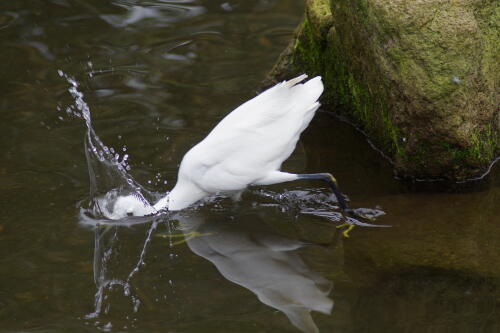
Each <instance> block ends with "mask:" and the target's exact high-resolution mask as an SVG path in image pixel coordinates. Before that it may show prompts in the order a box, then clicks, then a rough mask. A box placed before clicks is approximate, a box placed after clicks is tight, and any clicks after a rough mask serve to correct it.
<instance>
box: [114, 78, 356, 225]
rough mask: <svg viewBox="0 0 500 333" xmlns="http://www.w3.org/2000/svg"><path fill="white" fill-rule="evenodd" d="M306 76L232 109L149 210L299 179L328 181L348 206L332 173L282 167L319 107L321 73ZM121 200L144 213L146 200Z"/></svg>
mask: <svg viewBox="0 0 500 333" xmlns="http://www.w3.org/2000/svg"><path fill="white" fill-rule="evenodd" d="M306 78H307V75H305V74H303V75H300V76H299V77H296V78H294V79H292V80H289V81H283V82H281V83H278V84H276V85H275V86H273V87H271V88H269V89H267V90H266V91H264V92H262V93H261V94H259V95H258V96H256V97H254V98H252V99H251V100H249V101H247V102H245V103H243V104H242V105H240V106H239V107H238V108H236V109H235V110H234V111H232V112H231V113H229V114H228V115H227V116H226V117H225V118H224V119H222V120H221V121H220V122H219V124H217V126H215V128H214V129H213V130H212V131H211V132H210V133H209V134H208V135H207V137H205V139H203V140H202V141H201V142H199V143H198V144H197V145H195V146H194V147H193V148H191V149H190V150H189V151H188V152H187V153H186V155H184V158H183V159H182V162H181V164H180V168H179V173H178V178H177V183H176V184H175V186H174V188H173V189H172V191H171V192H170V193H169V194H167V195H166V196H165V197H164V198H162V199H160V200H159V201H158V202H157V203H156V204H155V205H154V206H153V207H150V208H149V209H146V210H147V211H149V212H150V213H155V212H157V211H160V210H169V211H176V210H181V209H184V208H186V207H188V206H190V205H192V204H194V203H195V202H197V201H198V200H200V199H202V198H204V197H206V196H209V195H211V194H216V193H228V194H231V195H233V196H236V197H237V196H239V195H240V194H241V192H242V191H243V190H245V189H246V188H247V187H248V186H250V185H271V184H278V183H283V182H288V181H293V180H299V179H318V180H323V181H326V182H327V183H328V184H329V185H330V187H331V189H332V190H333V192H334V193H335V195H336V197H337V200H338V202H339V204H340V207H341V208H342V210H346V208H347V204H346V200H345V197H344V195H343V194H342V193H341V192H340V190H339V189H338V186H337V182H336V180H335V178H334V177H333V176H332V175H331V174H329V173H315V174H293V173H288V172H282V171H280V168H281V164H282V163H283V162H284V161H285V160H286V159H287V158H288V157H289V156H290V155H291V154H292V152H293V150H294V149H295V145H296V144H297V141H298V140H299V137H300V134H301V133H302V132H303V131H304V129H305V128H306V127H307V126H308V125H309V123H310V121H311V119H312V118H313V116H314V114H315V112H316V110H317V109H318V108H319V106H320V103H319V102H318V98H319V97H320V96H321V94H322V93H323V83H322V81H321V77H320V76H317V77H315V78H313V79H311V80H309V81H307V82H305V83H301V82H302V81H303V80H305V79H306ZM123 200H125V201H126V202H122V201H123ZM123 200H118V201H117V202H116V204H118V205H119V206H120V207H121V206H123V204H125V203H126V204H127V205H128V208H126V211H127V213H128V215H143V214H144V211H145V209H144V208H145V207H144V203H143V202H142V201H138V202H137V210H138V211H137V212H135V209H134V205H133V204H131V203H130V200H128V199H123ZM115 206H116V205H115ZM139 211H140V212H139Z"/></svg>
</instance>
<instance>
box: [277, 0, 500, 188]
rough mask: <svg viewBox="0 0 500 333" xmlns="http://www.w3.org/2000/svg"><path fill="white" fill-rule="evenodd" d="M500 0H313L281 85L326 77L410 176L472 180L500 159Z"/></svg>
mask: <svg viewBox="0 0 500 333" xmlns="http://www.w3.org/2000/svg"><path fill="white" fill-rule="evenodd" d="M499 22H500V5H499V2H498V1H494V0H490V1H488V0H451V1H450V0H446V1H445V0H418V1H404V0H363V1H348V0H332V1H331V2H329V1H328V0H308V1H307V6H306V15H305V18H304V21H303V22H302V24H301V25H300V27H299V28H298V30H297V33H296V37H295V39H294V40H293V42H292V43H291V44H290V45H289V47H288V49H287V50H285V52H283V54H282V56H281V57H280V60H279V61H278V63H277V64H276V66H275V68H274V69H273V70H272V71H271V74H270V79H269V82H268V83H269V84H270V83H272V81H277V80H281V79H283V78H285V77H286V78H289V77H290V76H291V75H294V74H298V73H302V72H306V73H308V74H310V75H318V74H319V75H322V76H323V79H324V83H325V88H326V89H325V94H324V100H323V103H325V104H328V105H329V106H330V107H332V108H334V109H335V112H337V113H339V114H342V115H344V116H347V117H348V118H349V119H351V120H352V121H354V122H355V124H356V125H357V126H359V127H360V128H361V129H363V131H365V133H366V134H367V136H368V137H369V138H370V139H371V140H372V141H373V142H374V143H375V144H376V145H377V146H378V147H379V148H381V150H382V151H383V152H384V153H385V154H386V155H388V156H389V157H390V158H391V159H392V161H393V162H394V167H395V171H396V173H397V175H399V176H400V177H403V178H413V179H415V178H420V179H436V178H443V179H448V180H464V179H468V178H473V177H476V176H478V175H480V174H482V173H484V172H485V170H487V168H488V166H489V165H490V163H491V162H492V161H493V160H494V158H495V156H497V155H498V154H499V153H500V112H499V108H498V105H499V93H498V83H499V77H500V68H499V67H500V66H499V64H500V61H499V60H500V59H499V57H500V38H499Z"/></svg>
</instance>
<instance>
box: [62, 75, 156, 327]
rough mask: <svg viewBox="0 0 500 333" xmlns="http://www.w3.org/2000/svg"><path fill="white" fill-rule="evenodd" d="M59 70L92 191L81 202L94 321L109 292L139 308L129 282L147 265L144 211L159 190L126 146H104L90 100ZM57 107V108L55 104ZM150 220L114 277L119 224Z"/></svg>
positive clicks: (148, 237)
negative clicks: (140, 175)
mask: <svg viewBox="0 0 500 333" xmlns="http://www.w3.org/2000/svg"><path fill="white" fill-rule="evenodd" d="M58 74H59V76H60V77H62V78H64V79H65V80H66V81H67V82H68V83H69V85H70V86H69V88H68V92H69V93H70V95H71V96H72V98H73V103H72V104H71V105H69V106H67V107H66V108H65V111H66V113H67V114H68V115H70V116H73V117H77V118H81V119H83V120H84V123H85V126H86V132H85V140H84V142H85V157H86V160H87V167H88V172H89V182H90V195H89V199H88V200H85V201H82V202H81V203H80V223H82V224H85V225H88V226H91V227H93V228H94V233H95V234H94V263H93V269H94V282H95V284H96V288H97V290H96V293H95V299H94V311H93V312H91V313H90V314H88V315H86V316H85V317H84V318H85V319H87V320H97V319H98V318H99V316H100V315H101V314H103V313H105V314H106V313H108V312H109V308H110V305H109V304H108V305H107V306H105V303H106V299H107V297H108V293H109V292H111V291H113V289H116V287H118V288H121V290H122V292H123V295H124V296H125V297H127V298H128V299H129V300H130V302H131V304H132V308H133V311H134V312H137V311H138V309H139V307H140V304H141V301H140V299H139V297H138V296H137V295H135V292H134V287H133V286H132V284H131V280H132V278H133V277H134V276H135V275H136V274H137V273H138V272H139V270H140V268H141V267H142V266H144V265H145V257H146V250H147V247H148V245H149V243H150V240H151V238H152V234H153V232H154V230H155V229H156V226H157V223H158V222H156V221H155V220H157V219H158V218H159V216H158V215H156V216H146V215H148V214H151V213H156V211H155V210H154V209H153V208H152V206H151V204H150V202H152V201H156V200H157V199H158V198H159V197H160V196H161V195H160V194H156V193H153V192H150V191H148V190H147V189H145V188H144V187H143V186H141V185H140V184H139V183H137V182H136V181H135V180H134V178H133V177H132V176H131V175H130V174H129V173H128V172H129V171H130V170H131V166H130V164H129V163H128V158H129V155H128V154H127V153H126V149H122V151H123V153H122V154H120V153H119V152H118V150H115V149H114V148H112V147H108V146H107V145H105V144H104V142H103V141H102V140H101V139H100V138H99V136H98V135H97V134H96V132H95V130H94V128H93V126H92V116H91V111H90V107H89V105H88V104H87V103H86V102H85V100H84V94H83V92H81V91H80V87H79V84H78V82H77V81H76V80H75V79H74V78H73V77H71V76H70V75H67V74H65V73H64V72H63V71H61V70H59V71H58ZM58 109H61V108H60V107H58ZM128 207H134V210H135V211H134V212H133V213H134V214H133V215H137V216H127V214H124V213H127V209H128ZM152 220H153V222H152V223H151V226H150V227H149V230H148V232H147V235H146V239H145V241H144V243H143V244H142V250H141V252H140V255H139V257H138V261H137V263H136V264H135V265H134V267H133V268H132V269H131V270H130V272H129V273H127V274H126V275H125V277H124V278H119V277H117V273H116V272H114V271H113V269H112V267H113V265H115V266H116V262H117V261H119V260H116V259H117V258H116V257H117V256H118V255H119V251H118V250H117V249H118V248H119V246H120V242H119V241H118V240H119V235H120V232H121V229H120V228H118V227H119V226H120V227H122V226H131V225H134V224H144V223H149V222H151V221H152Z"/></svg>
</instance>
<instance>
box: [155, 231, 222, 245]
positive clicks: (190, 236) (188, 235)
mask: <svg viewBox="0 0 500 333" xmlns="http://www.w3.org/2000/svg"><path fill="white" fill-rule="evenodd" d="M210 235H212V233H211V232H208V233H201V232H198V231H191V232H187V233H182V234H159V235H157V236H158V237H163V238H169V239H172V238H180V237H184V239H181V240H178V241H175V242H171V243H170V244H171V245H172V246H177V245H180V244H183V243H186V242H187V241H190V240H191V239H194V238H196V237H203V236H210Z"/></svg>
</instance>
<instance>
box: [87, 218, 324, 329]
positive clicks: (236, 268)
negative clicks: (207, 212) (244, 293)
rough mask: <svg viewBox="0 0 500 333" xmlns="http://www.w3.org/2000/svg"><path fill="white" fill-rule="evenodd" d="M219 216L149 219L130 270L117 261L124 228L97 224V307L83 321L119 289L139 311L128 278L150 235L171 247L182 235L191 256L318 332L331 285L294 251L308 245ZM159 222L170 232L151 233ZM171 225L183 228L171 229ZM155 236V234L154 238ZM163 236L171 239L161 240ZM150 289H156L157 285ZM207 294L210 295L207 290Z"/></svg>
mask: <svg viewBox="0 0 500 333" xmlns="http://www.w3.org/2000/svg"><path fill="white" fill-rule="evenodd" d="M223 219H224V217H222V220H221V217H220V216H217V217H216V218H212V219H208V220H207V221H205V220H204V217H203V215H202V214H201V213H198V214H196V215H194V213H190V214H189V215H187V214H186V213H183V214H180V213H178V214H177V215H176V216H174V218H173V219H170V218H165V220H164V221H162V222H160V221H159V220H156V221H153V222H152V223H151V225H150V227H149V230H148V232H147V234H146V238H145V240H144V244H143V246H142V249H141V250H140V254H139V255H138V256H137V257H138V261H137V263H136V264H135V265H134V266H133V267H132V268H131V269H130V271H129V272H128V273H125V272H123V270H122V271H121V272H120V269H119V268H118V267H119V266H121V263H120V262H117V261H116V259H118V255H119V252H120V248H122V247H123V244H120V242H119V234H120V230H122V228H121V227H119V226H106V227H96V228H95V252H94V279H95V283H96V286H97V292H96V295H95V309H94V311H93V312H92V313H91V314H89V315H88V316H87V319H95V318H98V316H99V315H100V314H101V313H103V312H104V313H108V312H109V310H110V308H111V306H115V305H116V304H115V305H113V304H111V302H112V298H111V297H107V296H106V295H109V294H110V293H112V292H113V291H114V292H116V288H117V287H118V288H120V290H122V292H123V295H124V296H126V297H128V298H129V300H130V303H131V305H132V311H133V312H137V311H138V309H139V307H140V305H141V300H140V299H141V297H139V295H137V288H135V287H134V285H133V281H132V280H133V279H132V278H133V277H134V276H135V275H136V274H138V273H139V272H140V270H141V267H143V266H144V265H145V257H146V250H147V248H148V246H149V244H150V243H151V241H152V239H153V240H160V241H161V243H162V244H164V245H167V246H169V248H171V246H177V245H180V244H181V243H183V242H182V241H179V240H178V239H179V237H183V238H184V241H185V242H186V243H187V245H188V247H189V248H190V249H191V251H192V252H193V253H194V254H196V255H198V256H200V257H203V258H205V259H207V260H208V261H210V262H211V263H213V264H214V265H215V266H216V268H217V270H218V271H219V272H220V274H222V276H224V277H225V278H226V279H227V280H229V281H231V282H233V283H236V284H238V285H240V286H242V287H244V288H246V289H248V290H250V291H251V292H253V293H254V294H255V295H256V296H257V297H258V299H259V300H260V301H261V302H262V303H264V304H266V305H268V306H270V307H273V308H275V309H277V310H279V311H281V312H283V313H284V314H285V315H286V316H287V317H288V319H289V320H290V322H291V323H292V324H293V325H294V326H296V327H297V328H299V329H300V330H301V331H303V332H318V328H317V326H316V324H315V323H314V321H313V319H312V317H311V311H317V312H321V313H324V314H330V313H331V310H332V307H333V301H332V300H331V299H330V298H329V297H328V295H329V293H330V291H331V289H332V283H331V282H330V281H328V280H326V279H325V278H323V277H322V276H321V275H319V274H318V273H316V272H315V271H313V270H311V269H310V268H309V267H308V266H307V265H306V264H305V263H304V261H303V260H302V259H301V257H300V256H299V254H298V253H297V250H298V249H300V248H303V247H304V246H306V245H307V244H306V243H304V242H301V241H298V240H294V239H289V238H285V237H282V236H280V235H277V234H275V233H274V232H272V231H270V230H265V229H266V228H265V227H264V225H265V224H263V223H262V221H251V223H244V224H240V223H237V224H235V223H234V221H232V222H230V223H227V222H224V220H223ZM173 220H177V221H178V222H179V226H178V227H177V228H175V227H173V224H174V223H173ZM159 223H163V224H165V225H166V226H167V228H168V229H169V230H170V231H169V232H168V233H166V234H158V233H157V234H156V235H155V231H156V230H157V227H158V225H159ZM174 229H180V230H182V232H181V233H179V231H177V232H174V231H173V230H174ZM154 235H155V236H157V237H152V236H154ZM165 239H169V240H170V241H169V242H165V241H164V240H165ZM164 245H163V246H164ZM187 255H188V254H186V255H184V256H187ZM184 260H189V259H188V258H187V257H186V258H184ZM120 275H121V276H122V277H121V278H120V277H119V276H120ZM150 287H151V288H153V289H155V286H150ZM188 289H189V288H188ZM205 292H206V293H207V294H208V292H209V290H205ZM184 297H189V295H184Z"/></svg>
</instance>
